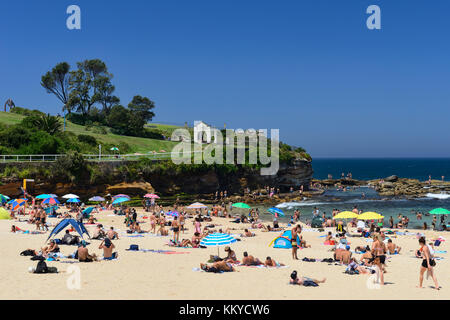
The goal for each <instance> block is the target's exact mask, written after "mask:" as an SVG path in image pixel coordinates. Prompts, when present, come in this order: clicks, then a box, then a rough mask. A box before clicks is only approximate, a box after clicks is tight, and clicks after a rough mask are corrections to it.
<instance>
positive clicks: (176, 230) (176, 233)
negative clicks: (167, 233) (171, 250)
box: [172, 216, 180, 243]
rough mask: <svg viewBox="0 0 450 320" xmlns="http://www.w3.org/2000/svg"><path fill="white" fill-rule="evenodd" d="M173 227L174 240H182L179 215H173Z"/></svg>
mask: <svg viewBox="0 0 450 320" xmlns="http://www.w3.org/2000/svg"><path fill="white" fill-rule="evenodd" d="M172 229H173V241H174V242H175V243H178V241H179V240H180V223H179V222H178V217H176V216H175V217H173V221H172Z"/></svg>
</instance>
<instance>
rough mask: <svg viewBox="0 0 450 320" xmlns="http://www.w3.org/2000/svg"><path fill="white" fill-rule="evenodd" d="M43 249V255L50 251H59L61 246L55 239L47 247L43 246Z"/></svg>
mask: <svg viewBox="0 0 450 320" xmlns="http://www.w3.org/2000/svg"><path fill="white" fill-rule="evenodd" d="M41 250H42V254H43V255H48V254H49V253H50V252H54V253H56V252H59V247H58V245H57V244H56V241H55V240H50V243H49V245H48V246H46V247H43V248H42V249H41Z"/></svg>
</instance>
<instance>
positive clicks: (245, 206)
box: [232, 202, 251, 209]
mask: <svg viewBox="0 0 450 320" xmlns="http://www.w3.org/2000/svg"><path fill="white" fill-rule="evenodd" d="M232 207H234V208H241V209H251V207H250V206H249V205H248V204H246V203H243V202H238V203H235V204H233V205H232Z"/></svg>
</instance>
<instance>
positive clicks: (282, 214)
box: [267, 208, 285, 217]
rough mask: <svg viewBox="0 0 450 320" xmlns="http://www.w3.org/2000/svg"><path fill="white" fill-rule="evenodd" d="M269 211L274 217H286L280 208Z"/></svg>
mask: <svg viewBox="0 0 450 320" xmlns="http://www.w3.org/2000/svg"><path fill="white" fill-rule="evenodd" d="M267 211H268V212H269V213H270V214H272V215H274V216H280V217H284V216H285V214H284V212H283V210H281V209H280V208H269V209H268V210H267Z"/></svg>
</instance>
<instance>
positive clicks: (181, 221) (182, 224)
mask: <svg viewBox="0 0 450 320" xmlns="http://www.w3.org/2000/svg"><path fill="white" fill-rule="evenodd" d="M184 220H185V218H184V213H183V212H181V213H180V228H181V231H182V232H183V233H184Z"/></svg>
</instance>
